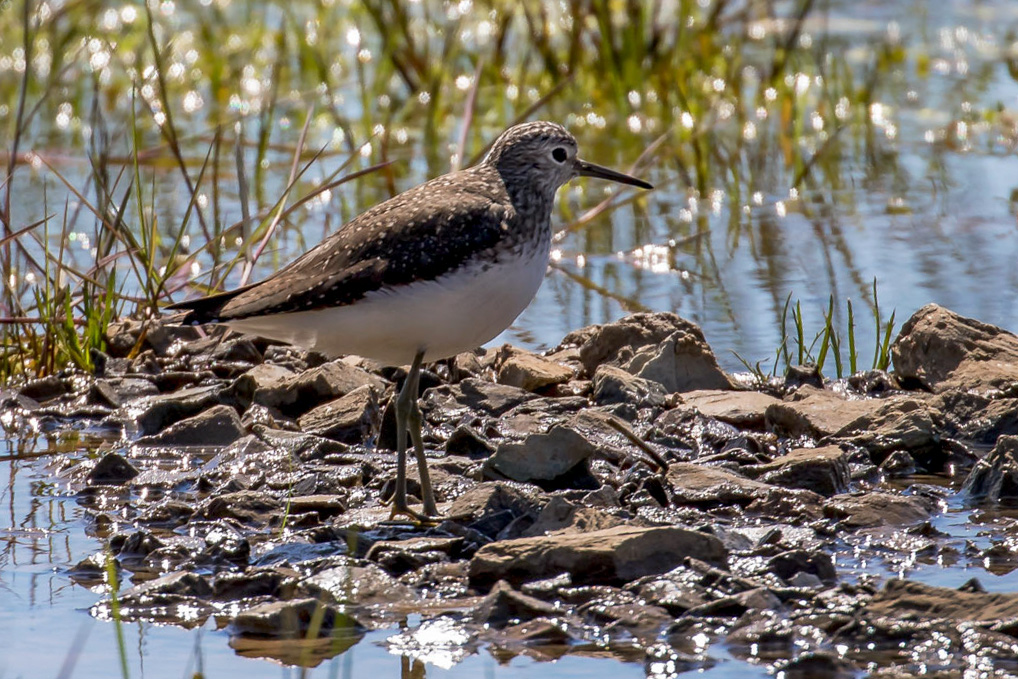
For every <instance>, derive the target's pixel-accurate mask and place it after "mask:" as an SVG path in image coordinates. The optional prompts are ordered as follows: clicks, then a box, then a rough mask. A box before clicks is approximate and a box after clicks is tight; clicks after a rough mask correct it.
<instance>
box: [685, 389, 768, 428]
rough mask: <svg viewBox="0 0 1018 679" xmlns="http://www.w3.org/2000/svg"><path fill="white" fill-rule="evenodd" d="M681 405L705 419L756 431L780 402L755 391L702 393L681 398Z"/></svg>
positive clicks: (705, 390) (692, 392) (707, 390)
mask: <svg viewBox="0 0 1018 679" xmlns="http://www.w3.org/2000/svg"><path fill="white" fill-rule="evenodd" d="M682 402H683V404H685V405H687V406H693V407H694V408H696V409H697V410H699V411H700V413H702V414H703V415H706V416H707V417H712V418H714V419H715V420H720V421H722V422H727V423H728V424H731V425H734V426H736V427H741V428H752V429H760V428H762V427H763V426H764V424H765V419H766V413H767V408H769V407H770V406H772V405H774V404H776V403H781V401H780V400H778V399H776V398H774V397H773V396H770V395H768V394H763V393H761V392H759V391H731V390H722V389H704V390H698V391H690V392H687V393H685V394H683V395H682Z"/></svg>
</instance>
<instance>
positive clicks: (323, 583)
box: [298, 560, 418, 605]
mask: <svg viewBox="0 0 1018 679" xmlns="http://www.w3.org/2000/svg"><path fill="white" fill-rule="evenodd" d="M298 587H299V589H300V591H301V592H302V593H304V594H305V595H307V596H311V597H315V598H319V597H323V598H324V599H325V600H326V601H329V602H331V603H335V604H356V605H368V604H390V603H410V602H413V601H415V600H416V599H417V598H418V597H417V595H416V594H415V593H414V592H413V590H411V589H410V588H409V587H407V586H405V585H403V584H401V583H400V582H399V581H398V580H396V579H395V578H393V577H392V576H391V575H389V574H388V573H386V572H385V571H384V570H382V569H381V568H379V567H378V566H377V565H376V564H373V563H366V564H362V565H358V564H357V563H356V562H354V561H353V560H350V561H349V562H348V563H344V564H343V565H340V566H335V567H333V568H327V569H325V570H323V571H319V572H318V573H315V574H314V575H312V576H310V577H308V578H305V579H304V580H301V582H300V584H299V586H298Z"/></svg>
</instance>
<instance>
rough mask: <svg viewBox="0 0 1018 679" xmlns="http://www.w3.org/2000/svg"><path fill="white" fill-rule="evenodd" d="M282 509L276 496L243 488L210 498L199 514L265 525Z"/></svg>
mask: <svg viewBox="0 0 1018 679" xmlns="http://www.w3.org/2000/svg"><path fill="white" fill-rule="evenodd" d="M281 510H282V505H281V503H280V501H279V500H278V499H276V498H275V497H273V496H271V495H269V494H267V493H262V492H258V491H254V490H242V491H239V492H236V493H227V494H225V495H218V496H215V497H212V498H210V499H209V500H208V502H207V503H206V504H205V506H204V507H203V508H202V509H200V510H199V514H200V515H201V516H202V517H203V518H206V519H225V518H230V519H236V520H238V521H240V522H242V523H248V524H258V525H264V524H268V523H269V522H271V521H272V520H273V519H274V518H275V517H277V516H279V515H280V511H281Z"/></svg>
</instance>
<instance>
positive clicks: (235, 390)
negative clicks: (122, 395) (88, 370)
mask: <svg viewBox="0 0 1018 679" xmlns="http://www.w3.org/2000/svg"><path fill="white" fill-rule="evenodd" d="M245 387H246V385H244V384H239V383H236V382H235V383H233V384H230V385H226V386H224V385H218V384H214V385H208V386H201V387H189V388H186V389H180V390H179V391H175V392H172V393H168V394H159V395H157V396H150V397H147V398H143V399H141V400H140V401H135V402H132V403H128V404H126V405H125V406H124V407H123V408H121V409H120V411H119V415H118V416H119V418H120V419H122V420H124V421H128V422H130V421H131V420H133V421H134V422H136V424H137V427H138V433H139V434H141V435H142V436H148V435H151V434H155V433H157V432H159V431H162V430H163V429H165V428H166V427H168V426H169V425H171V424H174V423H175V422H179V421H181V420H186V419H187V418H189V417H194V416H195V415H197V414H199V413H201V412H204V411H206V410H208V409H209V408H212V407H214V406H217V405H227V406H231V407H233V408H234V409H236V410H238V411H243V410H247V407H248V406H249V405H250V404H251V392H249V391H247V390H246V388H245Z"/></svg>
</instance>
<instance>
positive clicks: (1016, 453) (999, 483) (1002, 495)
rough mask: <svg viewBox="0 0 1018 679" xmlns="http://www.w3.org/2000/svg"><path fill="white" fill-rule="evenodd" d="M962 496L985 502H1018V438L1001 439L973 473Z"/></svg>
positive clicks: (965, 484)
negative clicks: (1017, 500)
mask: <svg viewBox="0 0 1018 679" xmlns="http://www.w3.org/2000/svg"><path fill="white" fill-rule="evenodd" d="M961 493H962V494H964V495H966V496H968V497H969V498H971V499H973V500H981V501H985V502H1000V501H1001V500H1016V499H1018V436H1001V437H1000V439H999V440H998V441H997V445H995V446H994V447H993V450H991V451H990V452H989V454H988V455H987V456H986V457H984V458H983V459H981V460H979V462H977V463H976V465H975V466H974V467H973V468H972V471H970V472H969V475H968V477H967V478H966V479H965V483H964V484H963V485H962V487H961Z"/></svg>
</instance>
